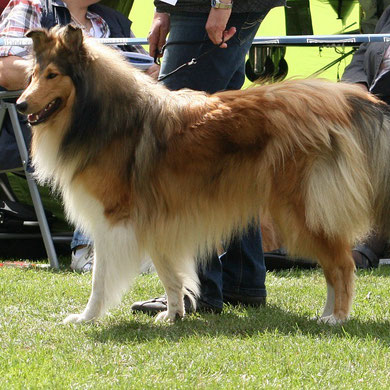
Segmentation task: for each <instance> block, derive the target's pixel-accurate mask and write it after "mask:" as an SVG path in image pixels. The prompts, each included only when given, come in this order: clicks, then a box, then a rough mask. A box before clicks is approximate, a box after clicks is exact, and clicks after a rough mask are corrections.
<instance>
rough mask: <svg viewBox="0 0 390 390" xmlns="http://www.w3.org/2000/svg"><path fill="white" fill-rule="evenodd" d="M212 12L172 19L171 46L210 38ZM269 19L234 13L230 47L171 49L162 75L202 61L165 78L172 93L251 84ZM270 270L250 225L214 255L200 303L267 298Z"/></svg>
mask: <svg viewBox="0 0 390 390" xmlns="http://www.w3.org/2000/svg"><path fill="white" fill-rule="evenodd" d="M207 17H208V15H207V14H197V15H171V30H170V34H169V39H168V42H177V41H182V42H191V41H192V42H197V41H198V42H199V41H204V40H206V39H207V33H206V30H205V25H206V21H207ZM264 17H265V14H260V13H245V14H232V16H231V18H230V20H229V24H228V28H229V26H234V27H236V28H237V32H236V34H235V35H234V36H233V37H232V38H231V39H230V40H229V41H228V42H227V44H228V47H227V48H226V49H220V48H215V46H214V45H213V44H212V43H211V41H208V42H205V43H200V44H199V43H197V44H191V43H188V44H187V43H186V44H171V45H168V46H167V47H166V49H165V53H164V57H163V61H162V66H161V71H160V76H164V75H166V74H168V73H170V72H172V71H173V70H175V69H176V68H177V67H179V66H180V65H182V64H183V63H186V62H188V61H190V60H191V59H192V58H197V57H199V56H200V55H202V53H206V52H207V51H209V50H210V49H212V48H215V49H214V50H212V52H210V53H209V54H206V55H205V56H203V57H201V58H200V59H199V61H198V62H197V64H195V65H191V66H188V67H186V68H183V69H180V70H179V71H178V72H176V73H174V74H172V75H170V76H169V77H167V78H166V79H164V80H163V83H164V84H165V85H166V86H167V87H168V88H169V89H171V90H178V89H181V88H191V89H195V90H199V91H205V92H208V93H214V92H217V91H221V90H226V89H240V88H241V87H242V85H243V83H244V80H245V56H246V54H247V53H248V51H249V48H250V46H251V44H252V40H253V38H254V37H255V34H256V32H257V30H258V27H259V25H260V23H261V21H262V20H263V18H264ZM265 275H266V269H265V264H264V256H263V249H262V242H261V234H260V229H259V228H258V227H254V226H252V227H250V228H249V229H248V232H247V234H245V235H244V236H243V237H242V238H241V239H237V238H236V239H234V240H233V241H232V242H231V243H230V245H229V247H228V248H227V250H226V253H225V254H224V255H222V256H221V258H218V256H217V255H214V256H213V257H212V259H211V261H210V262H209V263H208V266H207V267H206V268H205V269H202V270H199V279H200V283H201V285H200V292H201V296H200V300H201V301H203V302H206V303H207V304H209V305H211V306H214V307H218V308H221V307H222V305H223V296H224V294H225V295H227V296H229V295H231V294H234V295H236V296H237V295H239V296H251V297H265V296H266V289H265Z"/></svg>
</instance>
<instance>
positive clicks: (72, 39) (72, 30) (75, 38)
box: [61, 24, 84, 53]
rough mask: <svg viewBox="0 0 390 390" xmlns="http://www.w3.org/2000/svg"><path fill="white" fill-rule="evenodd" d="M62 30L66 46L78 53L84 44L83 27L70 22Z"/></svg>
mask: <svg viewBox="0 0 390 390" xmlns="http://www.w3.org/2000/svg"><path fill="white" fill-rule="evenodd" d="M61 30H62V31H61V38H62V42H63V44H64V46H65V47H66V48H67V49H69V50H70V51H72V52H73V53H78V52H79V51H80V49H81V47H82V45H83V39H84V38H83V32H82V30H81V28H78V27H74V26H72V25H71V24H68V25H67V26H65V27H63V28H62V29H61Z"/></svg>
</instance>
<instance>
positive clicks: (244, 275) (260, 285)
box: [221, 226, 267, 297]
mask: <svg viewBox="0 0 390 390" xmlns="http://www.w3.org/2000/svg"><path fill="white" fill-rule="evenodd" d="M221 262H222V270H223V271H222V275H223V276H222V279H223V294H224V295H225V294H226V295H231V294H234V295H241V296H250V297H265V296H266V295H267V292H266V288H265V276H266V268H265V263H264V255H263V249H262V242H261V233H260V229H259V228H258V227H256V226H251V227H250V228H249V229H248V231H247V233H246V234H245V235H244V236H243V237H242V238H241V239H235V240H233V241H232V242H231V243H230V245H229V247H228V249H227V251H226V253H225V254H224V255H223V256H222V257H221Z"/></svg>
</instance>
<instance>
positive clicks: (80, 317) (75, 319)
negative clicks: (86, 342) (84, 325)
mask: <svg viewBox="0 0 390 390" xmlns="http://www.w3.org/2000/svg"><path fill="white" fill-rule="evenodd" d="M89 321H93V318H88V317H86V316H85V315H84V313H81V314H71V315H69V316H68V317H66V318H65V319H64V321H63V324H70V323H73V324H79V323H81V322H89Z"/></svg>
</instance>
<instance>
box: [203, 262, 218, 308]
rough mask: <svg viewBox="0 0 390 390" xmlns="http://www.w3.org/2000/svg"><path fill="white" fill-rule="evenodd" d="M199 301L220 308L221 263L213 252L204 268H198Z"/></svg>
mask: <svg viewBox="0 0 390 390" xmlns="http://www.w3.org/2000/svg"><path fill="white" fill-rule="evenodd" d="M198 277H199V281H200V297H199V300H200V301H201V302H205V303H207V304H208V305H210V306H213V307H216V308H219V309H222V306H223V296H222V264H221V261H220V260H219V258H218V255H217V254H215V255H213V256H212V258H211V260H210V262H209V263H208V264H207V266H206V267H205V268H200V269H199V270H198Z"/></svg>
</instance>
